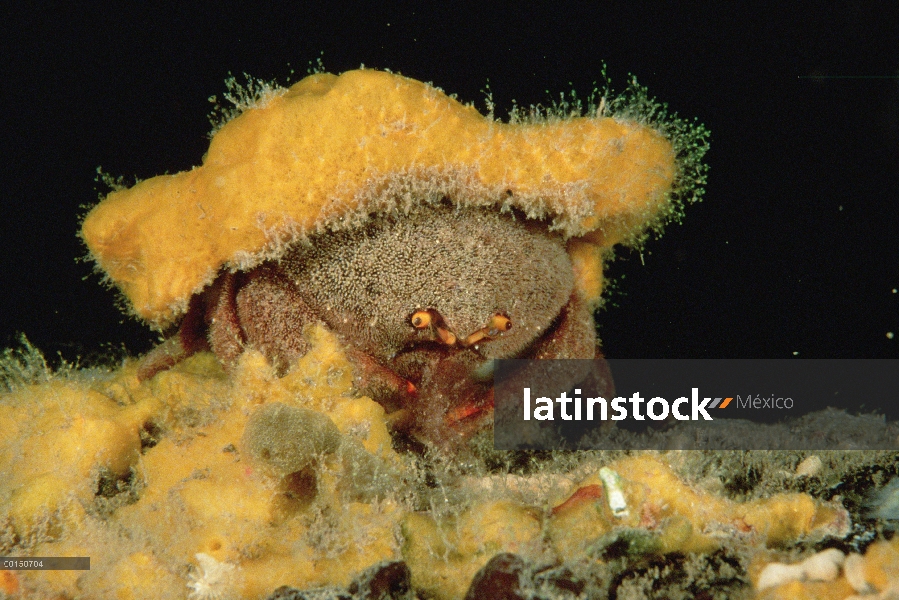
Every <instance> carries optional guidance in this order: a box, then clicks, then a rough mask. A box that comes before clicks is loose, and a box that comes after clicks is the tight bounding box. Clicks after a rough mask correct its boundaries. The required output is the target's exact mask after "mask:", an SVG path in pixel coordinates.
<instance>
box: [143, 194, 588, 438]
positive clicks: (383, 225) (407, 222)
mask: <svg viewBox="0 0 899 600" xmlns="http://www.w3.org/2000/svg"><path fill="white" fill-rule="evenodd" d="M315 323H321V324H324V326H325V327H326V328H328V329H330V330H331V331H333V332H335V333H336V334H337V336H338V338H339V339H340V340H341V342H342V343H343V345H344V347H345V348H346V351H347V352H348V354H349V357H350V359H351V362H352V363H353V365H354V367H355V376H356V385H355V388H356V390H357V391H358V392H359V393H361V394H364V395H367V396H369V397H371V398H373V399H374V400H376V401H378V402H380V403H381V404H382V405H384V406H385V408H386V409H387V410H388V411H390V412H393V411H403V412H400V413H397V415H398V416H396V417H394V421H397V422H404V423H405V424H406V426H407V427H408V428H409V429H410V430H411V431H410V432H411V433H413V434H414V435H416V436H418V437H421V438H423V439H426V440H428V441H432V442H437V443H440V444H441V445H452V442H453V440H454V438H456V437H463V438H464V437H465V434H466V433H468V432H470V431H472V430H473V429H477V428H478V427H479V426H480V424H481V423H483V421H484V418H485V417H487V416H489V415H490V414H491V408H492V404H491V402H490V400H491V395H490V392H491V364H492V363H491V360H492V359H498V358H591V359H592V358H594V356H595V353H596V326H595V325H594V322H593V316H592V311H590V309H589V308H588V306H587V304H586V302H585V301H584V300H583V299H582V298H581V297H580V294H578V293H577V292H576V290H575V287H574V272H573V268H572V264H571V259H570V257H569V256H568V253H567V252H566V251H565V247H564V244H563V242H562V238H561V236H560V235H558V234H553V233H551V232H549V231H547V230H546V228H545V227H543V226H541V224H540V223H536V222H526V221H524V220H523V219H521V217H520V216H518V217H517V218H516V216H515V215H512V214H500V213H498V212H496V211H488V210H484V209H471V208H456V207H452V206H447V205H445V204H441V205H438V206H433V207H425V208H424V209H420V210H417V211H415V212H414V213H412V214H406V215H402V217H399V216H394V217H381V218H378V219H374V220H373V221H372V222H371V223H369V224H368V225H367V226H366V227H363V228H359V229H354V230H352V231H344V232H329V233H324V234H321V235H317V236H313V237H311V238H310V239H309V240H308V242H307V243H301V244H298V245H296V246H295V247H293V248H292V249H290V250H289V251H287V252H286V254H285V255H284V256H283V257H282V258H281V259H280V260H278V261H269V262H266V263H264V264H262V265H260V266H258V267H256V268H254V269H252V270H250V271H248V272H245V273H230V272H225V273H224V274H222V275H221V276H220V277H219V278H218V279H217V280H216V281H215V282H214V283H213V284H212V286H210V287H209V288H208V289H207V290H206V291H205V292H203V293H202V294H200V295H198V296H197V297H196V298H195V299H194V301H193V302H192V303H191V306H190V308H189V309H188V312H187V314H186V315H185V317H184V320H183V322H182V324H181V326H180V328H179V330H178V332H177V333H176V334H175V335H174V336H172V337H171V338H169V339H168V340H167V341H166V342H164V343H163V344H161V345H160V346H158V347H157V348H156V349H155V350H154V351H152V352H151V353H150V354H149V355H147V357H145V359H144V360H143V362H142V364H141V367H140V370H139V376H140V377H141V378H149V377H152V376H153V375H154V374H155V373H156V372H158V371H160V370H162V369H165V368H168V367H170V366H172V365H173V364H175V363H176V362H177V361H180V360H181V359H183V358H185V357H186V356H188V355H189V354H192V353H193V352H196V351H198V350H208V349H211V350H212V351H213V352H214V353H215V354H216V356H217V357H218V358H219V359H220V360H221V361H222V363H223V364H224V365H225V367H226V368H230V367H231V366H232V365H234V363H235V362H236V361H237V358H238V357H239V355H240V354H241V353H242V352H243V350H244V348H245V347H247V346H249V347H253V348H256V349H257V350H260V351H261V352H262V353H263V354H264V355H265V356H266V357H267V358H268V359H269V360H270V361H271V363H272V364H273V365H275V367H276V368H277V369H278V370H279V371H281V372H284V371H286V370H287V369H288V368H289V366H290V365H292V364H294V363H295V362H296V361H297V359H299V358H300V357H301V356H303V355H304V354H305V353H306V351H307V342H306V339H305V337H304V334H303V330H304V327H305V326H307V325H311V324H315ZM401 417H406V418H401Z"/></svg>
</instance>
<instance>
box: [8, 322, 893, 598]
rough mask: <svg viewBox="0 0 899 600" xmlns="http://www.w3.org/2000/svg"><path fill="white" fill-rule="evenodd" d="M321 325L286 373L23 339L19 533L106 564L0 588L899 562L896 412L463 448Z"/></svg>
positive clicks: (828, 588)
mask: <svg viewBox="0 0 899 600" xmlns="http://www.w3.org/2000/svg"><path fill="white" fill-rule="evenodd" d="M309 340H310V342H311V344H312V350H311V351H310V352H309V353H308V354H307V355H306V356H305V357H304V358H303V359H301V362H300V364H299V365H298V366H297V367H296V368H295V369H293V370H292V371H291V372H290V373H289V374H288V375H287V376H285V377H281V378H279V377H277V376H275V374H274V373H273V372H272V371H271V369H270V367H269V366H268V364H267V363H266V361H265V359H264V358H263V357H262V356H261V355H259V354H257V353H254V352H247V353H246V354H245V355H244V356H243V357H242V359H241V361H240V363H239V365H238V367H237V369H236V371H235V372H234V373H233V374H232V375H231V376H226V375H225V373H224V372H223V371H222V370H221V368H220V366H219V365H218V363H217V361H216V360H215V358H214V357H213V356H212V355H210V354H205V353H201V354H198V355H196V356H194V357H192V358H191V359H188V360H186V361H184V362H183V363H181V364H179V365H177V366H176V367H175V368H174V369H172V370H170V371H167V372H164V373H160V374H159V375H157V376H156V377H154V378H153V379H151V380H149V381H144V382H140V381H138V378H137V376H136V362H135V361H133V360H126V361H125V362H124V364H122V365H119V366H116V367H114V368H109V369H100V368H95V369H83V368H82V369H74V368H69V369H65V368H64V369H61V370H58V371H57V372H55V373H51V372H50V370H49V369H48V368H47V367H46V364H45V363H44V361H43V359H42V358H41V356H40V354H39V353H37V352H36V351H35V350H34V349H32V348H30V347H28V346H25V347H23V348H20V349H19V350H15V351H7V353H6V356H5V358H4V361H3V375H4V377H3V383H4V387H5V390H6V391H5V392H4V393H3V394H2V395H0V405H2V407H0V523H2V528H0V555H4V556H32V557H33V556H90V559H91V569H90V570H89V571H4V572H0V574H2V577H0V598H2V597H11V598H33V597H37V598H56V599H62V598H123V599H124V598H134V599H137V598H186V597H190V598H254V599H257V598H260V599H261V598H294V599H299V598H376V597H377V598H414V597H419V598H445V599H450V598H463V597H468V598H510V599H511V598H741V597H765V598H787V597H789V598H846V597H850V596H853V595H862V594H868V595H871V597H892V596H890V595H889V594H891V593H895V592H894V591H893V590H895V589H897V586H899V542H896V543H894V542H893V541H890V540H891V538H892V527H893V525H894V523H895V520H896V519H897V518H899V486H897V485H895V484H894V483H893V481H894V479H893V478H894V477H895V476H896V474H897V471H899V460H897V459H899V453H896V452H886V451H864V450H854V449H851V448H858V447H864V439H865V438H867V437H871V436H875V435H883V434H884V432H886V431H887V430H888V429H887V427H888V426H887V424H885V423H884V422H883V420H882V419H881V420H877V419H871V418H861V417H848V416H846V415H845V414H843V413H837V412H831V413H823V414H822V415H820V418H819V420H818V421H817V422H816V424H815V426H816V427H818V428H822V429H827V428H828V427H832V428H833V430H834V431H840V432H841V434H842V435H843V441H842V442H840V444H842V445H837V446H834V447H841V448H846V449H844V450H827V451H814V452H811V451H807V452H774V451H768V452H763V451H752V452H742V451H717V452H701V451H680V450H669V451H664V452H629V451H616V452H609V451H603V452H601V451H595V452H586V451H583V452H498V451H496V450H494V449H493V448H492V440H491V437H490V435H489V432H485V433H483V434H481V435H480V436H477V437H475V438H474V439H473V440H472V441H471V443H470V445H469V446H468V447H466V448H463V449H461V450H458V451H455V452H453V453H451V454H449V453H447V452H435V451H430V450H428V449H427V448H421V447H420V446H419V447H417V448H413V447H411V446H414V445H410V444H408V443H405V444H404V443H403V441H402V440H398V439H395V438H393V437H392V436H391V434H390V432H389V422H388V421H389V419H388V418H387V416H386V415H385V414H384V410H383V408H381V406H380V405H378V404H377V403H375V402H373V401H371V400H370V399H368V398H364V397H363V398H359V397H356V396H355V395H354V394H353V392H352V369H351V368H350V365H349V363H347V361H346V358H345V357H344V355H343V353H342V350H341V349H340V347H339V346H338V345H337V344H336V342H335V340H334V339H333V337H332V336H331V335H330V334H328V333H326V332H325V331H324V330H321V329H314V330H310V331H309ZM875 430H877V431H875ZM828 549H832V550H830V551H829V552H824V551H825V550H828ZM833 549H835V550H833ZM803 561H804V562H803ZM778 563H779V565H778ZM772 564H773V566H772ZM466 595H467V596H466Z"/></svg>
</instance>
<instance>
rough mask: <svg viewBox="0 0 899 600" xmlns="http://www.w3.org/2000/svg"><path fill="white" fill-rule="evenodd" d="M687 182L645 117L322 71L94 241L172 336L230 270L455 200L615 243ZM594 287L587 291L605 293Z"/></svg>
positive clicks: (105, 204) (245, 122)
mask: <svg viewBox="0 0 899 600" xmlns="http://www.w3.org/2000/svg"><path fill="white" fill-rule="evenodd" d="M675 174H676V167H675V152H674V150H673V147H672V144H671V143H670V142H669V140H667V139H666V138H665V137H663V136H662V135H661V134H660V133H659V132H657V131H656V130H654V129H652V128H649V127H646V126H643V125H639V124H636V123H632V122H627V121H623V120H617V119H612V118H605V117H577V118H569V119H546V120H543V121H536V122H530V123H513V124H504V123H499V122H497V121H494V120H492V119H490V118H488V117H485V116H483V115H481V114H479V113H478V112H477V111H476V110H475V109H474V108H472V107H471V106H465V105H463V104H460V103H459V102H457V101H456V100H454V99H452V98H450V97H448V96H446V95H445V94H443V93H442V92H440V91H439V90H437V89H435V88H433V87H431V86H429V85H427V84H424V83H421V82H419V81H415V80H412V79H407V78H405V77H400V76H398V75H394V74H390V73H384V72H378V71H371V70H360V71H350V72H347V73H344V74H342V75H340V76H339V77H338V76H335V75H329V74H320V75H312V76H310V77H307V78H305V79H303V80H302V81H300V82H299V83H297V84H295V85H294V86H292V87H291V88H290V89H288V90H283V91H282V92H281V93H280V94H276V93H273V94H271V95H270V97H268V98H267V99H266V100H265V101H264V102H260V103H258V104H257V105H256V106H254V107H253V108H251V109H248V110H246V111H245V112H243V113H242V114H241V115H240V116H239V117H237V118H235V119H233V120H232V121H230V122H228V123H227V124H226V125H224V126H223V127H222V128H221V129H220V130H219V131H218V132H217V133H216V135H215V136H214V137H213V139H212V142H211V144H210V146H209V151H208V153H207V154H206V156H205V158H204V160H203V165H202V166H200V167H196V168H194V169H193V170H191V171H187V172H183V173H179V174H177V175H166V176H160V177H154V178H152V179H149V180H146V181H143V182H141V183H139V184H137V185H135V186H134V187H132V188H131V189H127V190H121V191H116V192H113V193H111V194H110V195H109V196H108V197H107V198H106V199H105V200H103V201H102V202H101V203H100V204H99V205H97V206H96V207H95V208H94V209H93V210H92V211H91V212H90V213H89V214H88V215H87V217H86V218H85V220H84V224H83V229H82V235H83V237H84V240H85V241H86V243H87V245H88V248H89V249H90V252H91V254H92V256H93V258H94V259H95V260H96V261H97V264H98V266H99V267H100V268H101V269H102V270H103V271H104V272H105V273H106V274H107V275H108V277H109V279H110V280H111V281H112V282H113V283H115V284H116V285H117V286H118V287H119V288H120V289H121V290H122V292H123V293H124V294H125V296H126V297H127V298H128V300H129V301H130V303H131V307H132V310H133V312H134V313H135V314H137V315H138V316H139V317H141V318H143V319H146V320H147V321H149V322H150V323H152V324H155V325H158V326H162V325H166V324H168V323H170V322H172V321H174V320H175V319H177V318H178V317H179V316H180V315H181V314H182V313H183V312H184V311H185V310H186V308H187V302H188V299H189V298H190V296H191V295H192V294H194V293H196V292H198V291H200V290H201V289H202V288H203V287H204V286H205V285H207V284H208V283H210V282H211V281H212V280H213V279H214V277H215V275H216V274H217V273H218V271H219V270H220V269H221V268H222V267H227V268H231V269H247V268H250V267H252V266H253V265H255V264H258V263H259V262H260V261H262V260H264V259H266V258H272V257H277V256H278V255H279V254H280V253H281V252H282V251H283V249H284V247H285V245H286V244H287V243H290V242H291V241H294V240H296V239H298V238H301V237H303V236H305V235H308V234H310V233H312V232H315V231H319V230H321V229H323V228H342V227H349V226H353V225H357V224H359V223H362V222H364V220H365V219H366V218H368V216H369V215H370V214H372V213H378V212H382V211H385V210H390V209H393V208H399V209H400V210H408V208H411V206H412V204H415V203H421V202H429V201H430V202H434V201H437V200H439V199H440V198H442V197H450V198H451V199H452V200H453V201H455V202H456V203H458V204H460V205H471V206H496V207H497V208H502V207H505V208H510V207H515V208H519V209H522V210H523V211H525V213H526V214H527V215H528V217H531V218H546V219H552V221H553V224H554V225H555V226H556V227H558V228H559V229H561V230H562V231H563V232H564V233H565V234H566V235H567V236H586V237H584V241H585V242H589V243H590V244H594V245H596V246H597V247H603V248H608V247H610V246H611V245H613V244H614V243H616V242H618V241H620V240H621V239H622V237H626V236H628V235H633V234H634V233H635V232H638V231H641V230H643V229H644V228H645V227H646V226H647V225H648V224H650V223H651V222H652V221H653V220H654V219H655V218H656V217H657V216H658V215H659V214H660V213H664V212H665V210H664V209H665V208H666V207H667V206H668V204H667V203H668V200H669V195H670V194H669V192H670V190H671V186H672V182H673V180H674V178H675ZM578 255H579V256H580V257H582V262H584V261H586V263H588V264H589V265H590V266H595V265H596V264H598V263H597V261H596V258H595V256H594V255H595V253H590V252H587V251H585V249H584V248H583V247H582V248H580V249H579V250H578ZM588 279H589V280H588V281H585V282H582V286H581V287H582V289H583V290H584V292H585V294H587V295H596V293H597V292H596V288H597V283H598V282H597V281H594V279H595V276H593V275H590V276H589V277H588ZM593 299H596V298H593Z"/></svg>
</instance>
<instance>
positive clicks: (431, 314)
mask: <svg viewBox="0 0 899 600" xmlns="http://www.w3.org/2000/svg"><path fill="white" fill-rule="evenodd" d="M409 322H410V323H411V324H412V327H414V328H416V329H426V328H428V327H431V326H433V327H434V332H435V333H436V334H437V337H438V338H439V339H440V341H441V342H443V343H444V344H446V345H447V346H453V345H455V344H456V341H457V339H456V334H455V333H453V332H452V331H450V329H449V328H448V327H447V326H446V323H445V322H444V321H443V317H441V316H440V313H439V312H437V311H436V310H434V309H433V308H429V309H427V310H417V311H415V312H414V313H412V316H411V317H409Z"/></svg>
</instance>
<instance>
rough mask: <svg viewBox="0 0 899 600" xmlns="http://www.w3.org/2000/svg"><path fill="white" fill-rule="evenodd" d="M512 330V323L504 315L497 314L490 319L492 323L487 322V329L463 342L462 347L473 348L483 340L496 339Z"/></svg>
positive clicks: (482, 328) (479, 331)
mask: <svg viewBox="0 0 899 600" xmlns="http://www.w3.org/2000/svg"><path fill="white" fill-rule="evenodd" d="M510 329H512V321H511V320H510V319H509V317H507V316H506V315H504V314H501V313H496V314H495V315H493V316H492V317H490V321H488V322H487V326H486V327H481V328H480V329H478V330H477V331H475V332H474V333H472V334H471V335H469V336H468V337H467V338H465V339H464V340H462V345H463V346H465V347H468V346H473V345H474V344H477V343H478V342H480V341H481V340H484V339H490V338H492V337H496V336H498V335H499V334H501V333H503V332H505V331H509V330H510Z"/></svg>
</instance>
